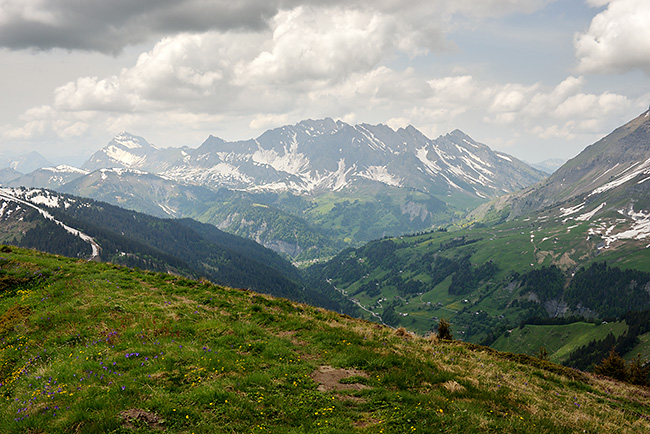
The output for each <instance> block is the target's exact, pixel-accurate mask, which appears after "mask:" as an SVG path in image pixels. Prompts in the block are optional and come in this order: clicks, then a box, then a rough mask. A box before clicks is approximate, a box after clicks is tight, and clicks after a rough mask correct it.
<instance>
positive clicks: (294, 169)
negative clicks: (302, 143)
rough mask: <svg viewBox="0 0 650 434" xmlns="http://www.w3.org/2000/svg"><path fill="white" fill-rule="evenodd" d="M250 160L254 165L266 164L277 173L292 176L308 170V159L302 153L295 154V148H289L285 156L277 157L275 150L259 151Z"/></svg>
mask: <svg viewBox="0 0 650 434" xmlns="http://www.w3.org/2000/svg"><path fill="white" fill-rule="evenodd" d="M252 160H253V161H254V162H256V163H260V164H267V165H269V166H271V167H273V168H274V169H275V170H277V171H278V172H286V173H290V174H292V175H298V174H300V173H303V172H304V171H305V170H307V169H308V168H309V159H308V158H307V157H306V156H305V155H304V154H302V153H299V152H297V149H296V148H293V147H292V148H291V149H290V150H289V152H287V150H286V148H285V154H284V155H279V154H278V153H277V152H276V151H275V149H268V150H266V149H261V148H260V149H259V150H257V151H256V152H255V153H253V155H252Z"/></svg>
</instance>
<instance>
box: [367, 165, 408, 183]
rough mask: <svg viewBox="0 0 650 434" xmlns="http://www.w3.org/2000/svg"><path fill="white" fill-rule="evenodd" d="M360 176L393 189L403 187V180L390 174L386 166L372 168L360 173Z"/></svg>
mask: <svg viewBox="0 0 650 434" xmlns="http://www.w3.org/2000/svg"><path fill="white" fill-rule="evenodd" d="M359 176H360V177H362V178H367V179H370V180H372V181H377V182H382V183H384V184H386V185H391V186H393V187H401V185H402V180H401V179H400V178H399V177H397V176H395V175H392V174H391V173H389V172H388V169H386V167H385V166H370V167H368V168H367V169H366V170H365V171H363V172H360V173H359Z"/></svg>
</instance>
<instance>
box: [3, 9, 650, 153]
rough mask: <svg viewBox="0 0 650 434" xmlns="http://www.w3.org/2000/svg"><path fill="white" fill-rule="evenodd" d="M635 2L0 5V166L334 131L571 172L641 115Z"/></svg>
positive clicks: (641, 54) (645, 64)
mask: <svg viewBox="0 0 650 434" xmlns="http://www.w3.org/2000/svg"><path fill="white" fill-rule="evenodd" d="M648 23H650V1H648V0H480V1H476V0H373V1H372V2H369V1H367V0H345V1H343V0H237V1H232V0H111V1H106V0H85V1H83V2H80V1H78V0H56V1H53V0H0V95H2V104H0V157H3V156H5V157H6V156H8V155H12V154H24V153H27V152H31V151H38V152H39V153H41V154H42V155H44V156H45V157H46V158H48V159H49V160H50V161H52V162H53V163H55V164H62V163H68V164H73V165H81V164H82V163H83V161H84V160H85V159H86V158H87V157H89V156H90V155H91V154H92V153H93V152H95V151H96V150H98V149H100V148H102V147H103V146H105V145H106V144H107V143H108V142H109V141H110V140H111V138H112V137H113V136H115V135H116V134H118V133H120V132H122V131H127V132H130V133H132V134H135V135H139V136H143V137H144V138H146V139H147V140H148V141H149V142H150V143H153V144H154V145H156V146H158V147H160V148H165V147H170V146H174V147H178V146H185V145H187V146H190V147H197V146H199V145H200V144H201V143H202V142H203V141H204V140H205V139H206V138H207V137H208V136H209V135H214V136H218V137H221V138H223V139H226V140H245V139H249V138H252V137H257V136H258V135H260V134H261V133H262V132H264V131H265V130H267V129H270V128H276V127H280V126H283V125H287V124H295V123H298V122H300V121H301V120H304V119H320V118H325V117H331V118H333V119H340V120H342V121H345V122H348V123H351V124H356V123H369V124H386V125H389V126H390V127H392V128H394V129H397V128H400V127H405V126H407V125H413V126H414V127H416V128H418V129H419V130H420V131H422V132H423V133H424V134H425V135H427V136H428V137H430V138H432V139H435V138H437V137H438V136H440V135H444V134H447V133H449V132H451V131H453V130H455V129H460V130H462V131H463V132H465V133H466V134H468V135H470V136H471V137H472V138H473V139H475V140H477V141H479V142H482V143H485V144H486V145H488V146H490V147H491V148H492V149H495V150H499V151H502V152H506V153H508V154H511V155H514V156H515V157H517V158H520V159H523V160H525V161H528V162H530V163H537V162H541V161H543V160H546V159H550V158H561V159H570V158H572V157H574V156H575V155H577V154H578V153H579V152H580V151H582V150H583V149H584V148H585V147H586V146H588V145H590V144H592V143H594V142H595V141H597V140H598V139H599V138H601V137H603V136H604V135H606V134H608V133H609V132H611V131H612V130H613V129H615V128H616V127H618V126H620V125H622V124H624V123H625V122H627V121H629V120H631V119H633V118H634V117H636V116H638V115H639V114H641V113H643V112H645V111H646V110H648V106H649V105H650V25H648Z"/></svg>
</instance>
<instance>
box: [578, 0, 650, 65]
mask: <svg viewBox="0 0 650 434" xmlns="http://www.w3.org/2000/svg"><path fill="white" fill-rule="evenodd" d="M591 3H592V4H594V5H596V6H603V5H604V4H607V9H606V10H604V11H603V12H601V13H599V14H598V15H596V16H595V17H594V18H593V20H592V21H591V25H590V26H589V30H587V32H585V33H579V34H576V36H575V39H574V46H575V52H576V56H577V58H578V62H579V63H578V70H579V71H581V72H596V73H612V72H626V71H630V70H634V69H641V70H643V71H645V72H646V73H647V74H650V55H649V54H648V53H650V26H649V25H648V23H650V2H648V1H647V0H610V1H608V2H605V1H593V0H592V1H591Z"/></svg>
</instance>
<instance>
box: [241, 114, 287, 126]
mask: <svg viewBox="0 0 650 434" xmlns="http://www.w3.org/2000/svg"><path fill="white" fill-rule="evenodd" d="M288 122H289V116H288V115H287V114H284V113H283V114H278V115H273V114H258V115H257V116H255V118H254V119H253V120H252V121H251V122H250V124H249V127H250V128H252V129H254V130H262V129H267V128H275V127H277V126H278V125H285V124H287V123H288Z"/></svg>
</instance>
